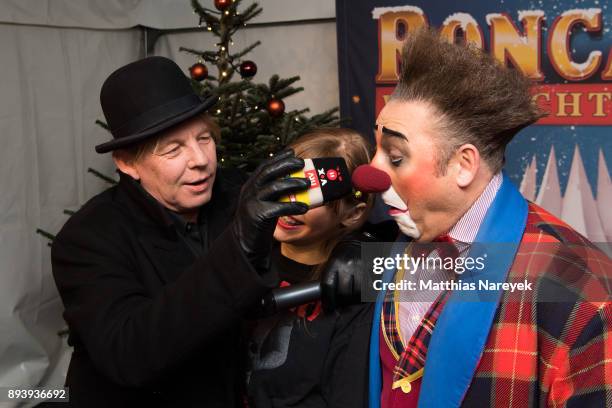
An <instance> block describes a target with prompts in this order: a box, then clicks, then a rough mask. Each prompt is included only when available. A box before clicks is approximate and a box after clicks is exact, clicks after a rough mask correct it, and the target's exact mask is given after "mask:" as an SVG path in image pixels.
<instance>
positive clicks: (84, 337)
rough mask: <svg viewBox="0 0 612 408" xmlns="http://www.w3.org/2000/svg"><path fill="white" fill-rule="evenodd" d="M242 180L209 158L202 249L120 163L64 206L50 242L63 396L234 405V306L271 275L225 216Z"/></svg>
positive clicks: (253, 297) (237, 389)
mask: <svg viewBox="0 0 612 408" xmlns="http://www.w3.org/2000/svg"><path fill="white" fill-rule="evenodd" d="M241 180H242V179H241V178H239V177H233V176H232V174H230V173H226V172H225V171H221V169H219V170H218V173H217V178H216V180H215V184H214V186H213V198H212V200H211V201H210V203H209V205H208V208H207V211H206V215H207V225H206V230H207V234H208V237H209V239H208V240H209V244H208V249H207V250H206V251H205V252H206V253H205V254H204V255H202V256H195V255H194V254H193V252H192V251H191V250H190V248H188V247H187V246H186V245H185V243H184V242H183V240H181V239H180V236H179V232H178V231H177V230H176V226H175V224H174V222H173V220H172V219H171V217H169V215H168V213H167V211H165V209H164V207H163V206H161V205H160V204H159V203H158V202H157V201H155V200H154V199H152V198H151V197H150V196H149V195H145V194H143V192H142V191H143V190H142V189H141V188H139V184H138V183H137V182H136V181H135V180H133V179H131V178H130V177H129V176H127V175H122V177H121V181H120V182H119V184H118V185H117V186H114V187H112V188H110V189H109V190H107V191H105V192H103V193H101V194H99V195H98V196H96V197H95V198H93V199H92V200H90V201H89V202H88V203H87V204H85V205H84V206H83V207H82V208H81V209H80V210H79V211H78V212H77V213H76V214H75V215H73V216H72V217H70V219H69V220H68V222H67V223H66V225H65V226H64V227H63V228H62V230H61V232H60V233H59V234H58V236H57V238H56V239H55V240H54V242H53V247H52V250H51V258H52V264H53V275H54V277H55V281H56V284H57V287H58V290H59V293H60V295H61V297H62V300H63V302H64V306H65V313H64V317H65V319H66V322H67V323H68V326H69V328H70V339H69V341H70V344H71V345H73V346H74V352H73V354H72V358H71V361H70V367H69V369H68V375H67V378H66V385H67V386H68V387H70V403H69V404H65V405H66V406H75V407H87V408H97V407H100V408H107V407H113V408H121V407H136V406H138V407H139V406H144V407H164V408H167V407H180V408H188V407H207V408H209V407H219V408H228V407H229V408H231V407H242V398H241V394H242V390H243V388H244V381H241V380H240V378H241V374H242V373H243V372H244V366H243V353H240V352H239V350H242V347H243V340H242V338H241V329H242V326H241V324H242V319H241V317H242V316H244V315H245V314H246V313H247V312H248V311H250V310H252V309H253V306H254V305H256V304H257V303H258V302H259V300H260V299H261V297H262V296H263V295H264V294H265V293H267V291H268V290H269V289H271V288H273V287H275V286H276V285H277V280H276V277H275V276H273V275H271V274H269V273H265V274H264V275H258V274H257V272H256V271H255V270H254V269H253V268H252V266H251V265H250V264H249V262H248V260H247V259H246V257H245V256H244V254H243V253H242V251H241V250H240V246H239V243H238V242H237V240H236V238H235V237H234V234H233V233H232V232H231V230H230V229H229V228H227V226H228V225H229V223H230V222H231V220H232V217H233V213H234V210H233V208H234V206H235V204H236V202H237V197H238V193H239V190H240V183H241Z"/></svg>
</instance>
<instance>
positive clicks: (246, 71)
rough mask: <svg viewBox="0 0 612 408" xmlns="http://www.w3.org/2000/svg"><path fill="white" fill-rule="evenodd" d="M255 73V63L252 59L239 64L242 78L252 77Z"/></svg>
mask: <svg viewBox="0 0 612 408" xmlns="http://www.w3.org/2000/svg"><path fill="white" fill-rule="evenodd" d="M256 73H257V65H255V63H254V62H253V61H244V62H243V63H242V64H240V75H241V76H242V77H243V78H252V77H254V76H255V74H256Z"/></svg>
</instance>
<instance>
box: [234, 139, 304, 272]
mask: <svg viewBox="0 0 612 408" xmlns="http://www.w3.org/2000/svg"><path fill="white" fill-rule="evenodd" d="M303 167H304V160H302V159H300V158H297V157H295V156H294V154H293V151H291V150H286V151H284V152H282V153H279V154H278V155H277V156H276V157H274V158H273V159H271V160H268V161H266V162H265V163H262V164H261V165H260V166H259V167H258V168H257V169H255V171H254V172H253V175H252V176H251V177H250V178H249V179H248V180H247V182H246V183H245V184H244V186H243V187H242V190H241V191H240V198H239V200H240V201H239V203H238V209H237V210H236V216H235V217H234V221H233V224H232V230H233V233H234V235H235V236H236V238H237V240H238V242H239V244H240V248H241V249H242V251H243V252H244V254H245V255H246V256H247V258H248V260H249V261H250V262H251V265H253V267H254V268H255V269H256V270H257V271H258V272H260V273H261V272H263V271H265V270H267V269H268V268H269V254H270V249H271V246H272V235H273V234H274V228H275V227H276V220H277V219H278V217H281V216H283V215H296V214H304V213H305V212H306V211H308V206H307V205H306V204H304V203H300V202H293V203H282V202H279V201H278V200H279V199H280V198H281V197H283V196H286V195H288V194H290V193H295V192H298V191H302V190H306V189H307V188H308V187H309V186H310V181H308V179H305V178H282V177H284V176H287V175H288V174H290V173H292V172H294V171H297V170H299V169H302V168H303Z"/></svg>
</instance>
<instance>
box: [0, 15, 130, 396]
mask: <svg viewBox="0 0 612 408" xmlns="http://www.w3.org/2000/svg"><path fill="white" fill-rule="evenodd" d="M140 37H141V32H140V30H137V29H131V30H120V31H96V30H87V29H67V28H52V27H40V26H25V25H10V24H0V50H2V55H3V58H2V62H1V63H0V84H1V85H0V88H1V89H2V94H1V95H0V140H1V141H2V149H1V150H0V191H1V192H2V193H1V194H0V276H1V277H0V279H1V280H2V284H1V285H0V306H1V307H0V387H10V386H21V387H35V386H42V385H45V384H54V385H61V384H62V383H63V377H64V375H65V368H66V367H65V366H66V364H65V363H66V359H65V358H63V357H65V354H66V353H65V352H64V349H65V348H66V346H65V339H63V338H60V337H59V336H58V334H57V332H58V331H59V330H61V329H62V328H63V327H64V326H65V324H64V322H63V320H62V315H61V313H62V309H63V308H62V305H61V301H60V299H59V297H58V295H57V291H56V289H55V284H54V282H53V279H52V276H51V265H50V250H49V247H48V246H47V240H46V239H44V238H42V237H41V236H39V235H37V234H36V233H35V231H36V228H38V227H41V228H43V229H45V230H48V231H51V232H56V231H58V230H59V228H60V227H61V226H62V224H63V223H64V222H65V221H66V219H67V216H66V215H64V214H63V213H62V212H63V210H64V209H76V208H78V207H79V206H80V205H81V204H82V203H83V202H85V201H86V200H87V199H88V198H90V197H91V196H93V195H94V194H95V193H97V192H99V191H101V189H103V188H104V187H105V186H104V183H103V182H101V181H100V180H99V179H97V178H96V177H93V176H92V175H88V174H87V167H89V166H91V167H94V168H96V169H98V170H100V171H103V172H107V173H108V172H112V167H111V165H110V161H109V160H108V158H106V157H101V156H99V155H96V154H95V152H94V145H95V144H97V143H100V142H102V141H104V140H106V139H108V137H109V136H108V134H107V133H106V131H104V130H103V129H101V128H100V127H99V126H97V125H96V124H95V123H94V122H95V120H96V119H99V118H101V117H102V112H101V109H100V104H99V101H98V94H99V89H100V86H101V84H102V82H103V81H104V79H105V77H106V76H107V75H108V73H109V72H111V71H112V70H113V69H114V68H115V67H117V66H119V65H122V64H125V63H127V62H129V61H132V60H134V59H135V56H137V55H138V52H139V49H140ZM58 361H59V362H62V364H63V367H59V368H58V369H57V370H56V367H57V363H58Z"/></svg>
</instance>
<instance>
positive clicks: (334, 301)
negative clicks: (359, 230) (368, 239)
mask: <svg viewBox="0 0 612 408" xmlns="http://www.w3.org/2000/svg"><path fill="white" fill-rule="evenodd" d="M361 243H362V240H361V239H357V238H355V237H353V238H351V239H345V240H343V241H340V242H339V243H338V244H337V245H336V246H335V247H334V249H333V250H332V252H331V255H330V256H329V259H328V260H327V263H326V265H325V267H324V269H323V272H322V274H321V302H322V304H323V308H324V309H325V311H326V312H331V311H334V310H336V308H338V307H342V306H347V305H352V304H357V303H360V302H361V281H362V275H363V262H362V259H361Z"/></svg>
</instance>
